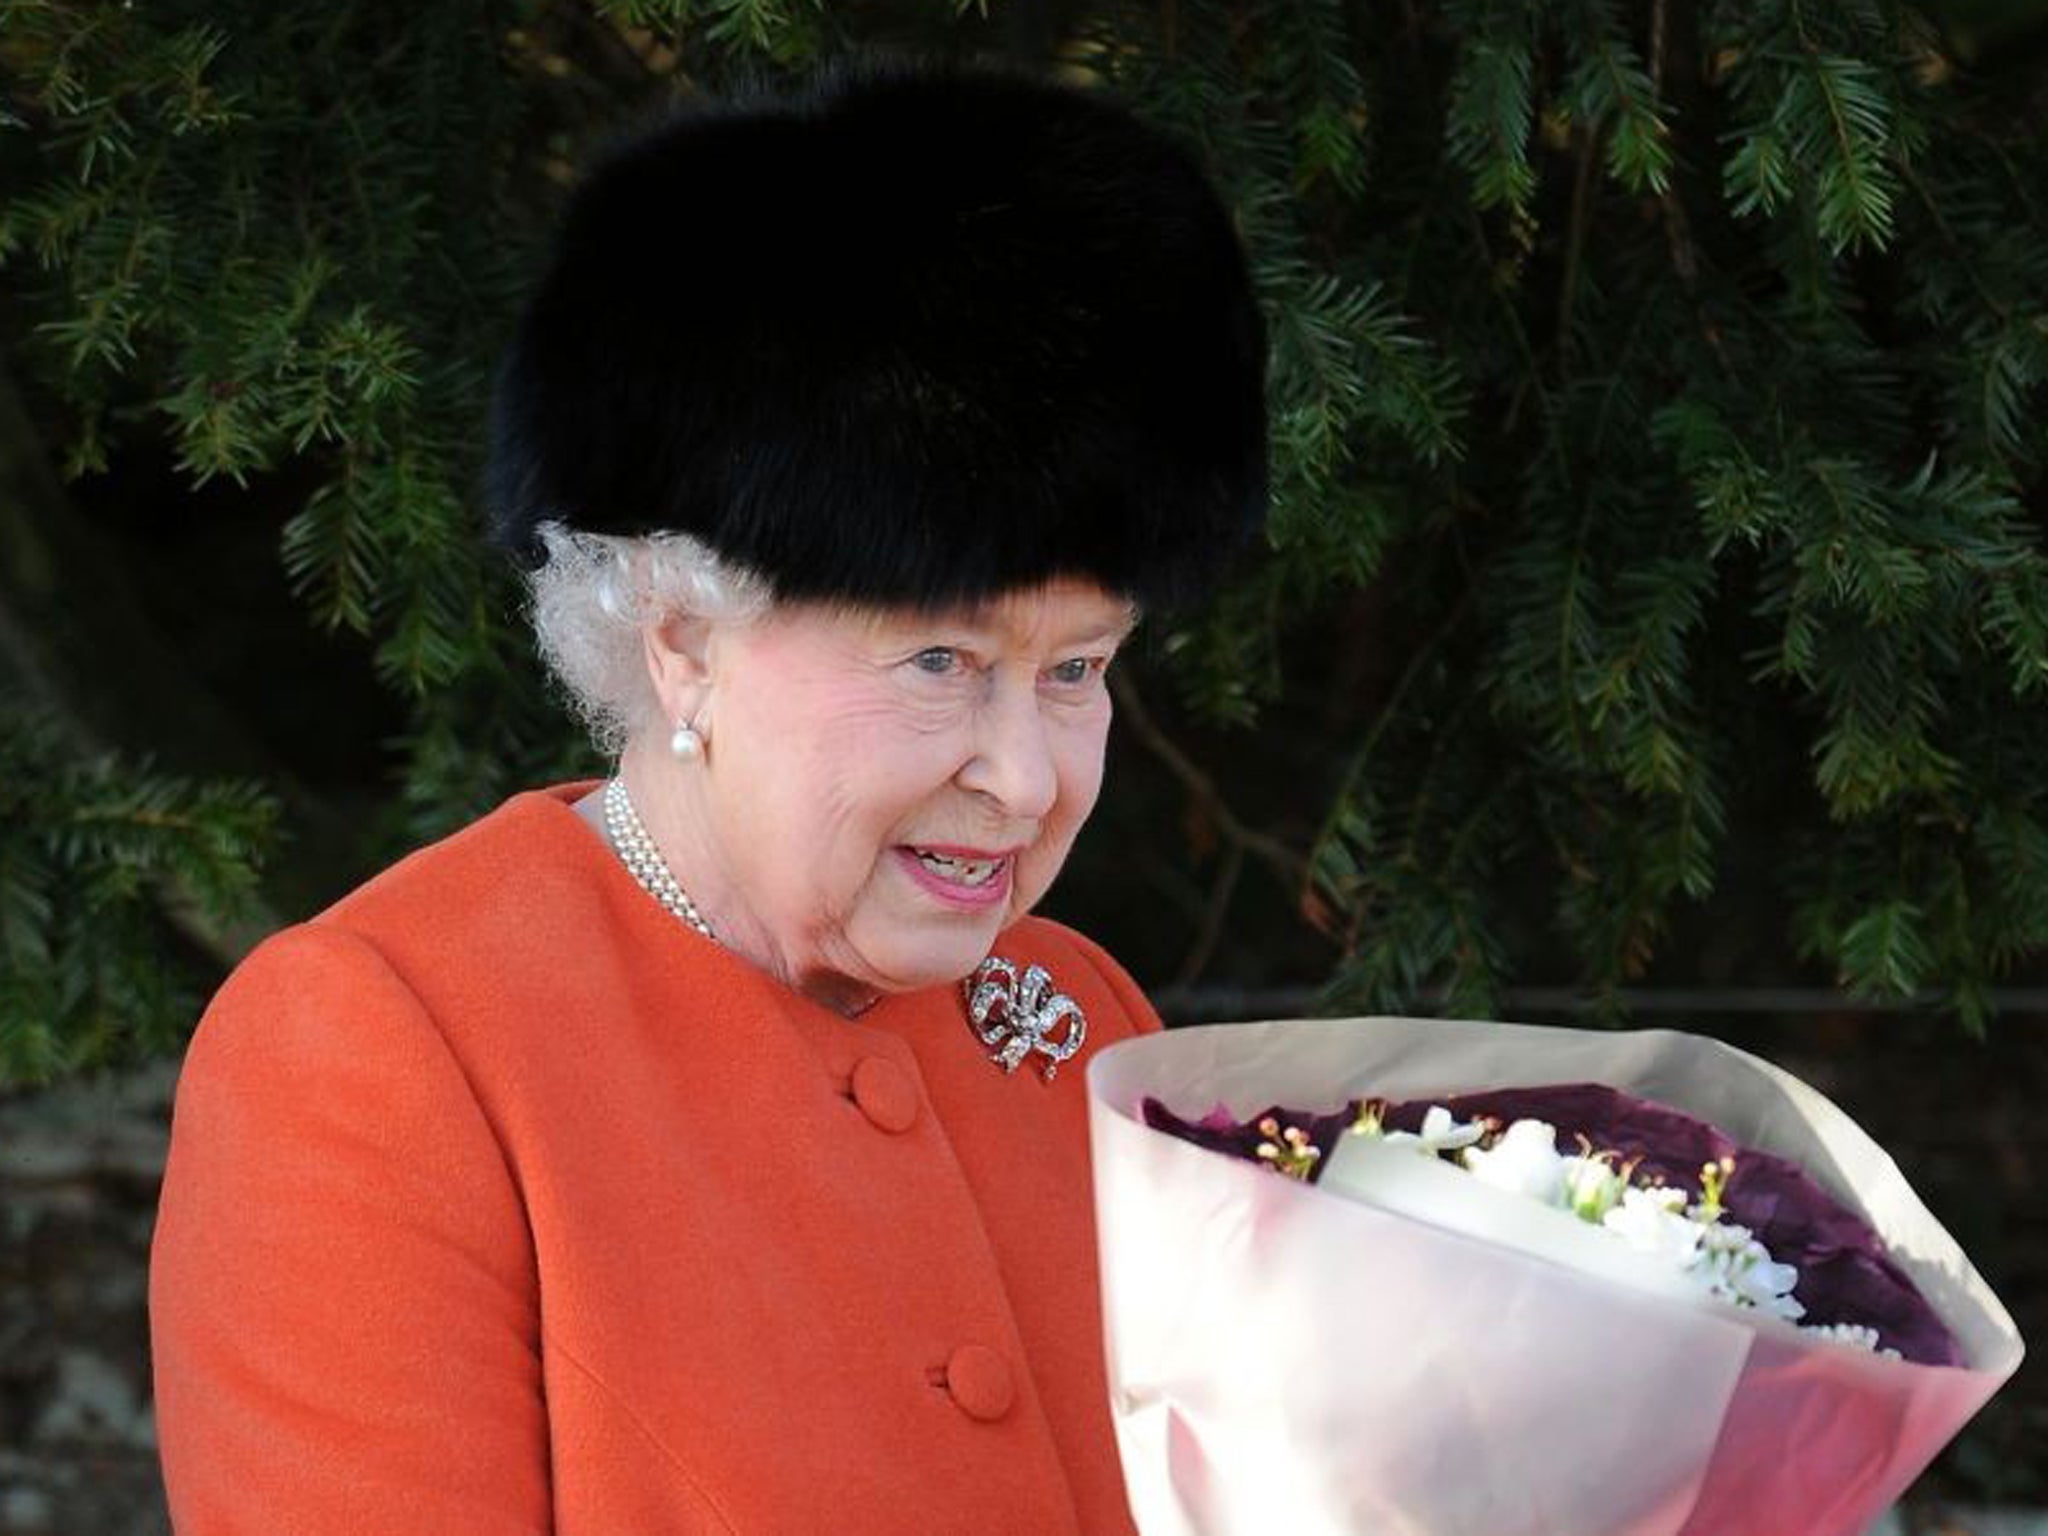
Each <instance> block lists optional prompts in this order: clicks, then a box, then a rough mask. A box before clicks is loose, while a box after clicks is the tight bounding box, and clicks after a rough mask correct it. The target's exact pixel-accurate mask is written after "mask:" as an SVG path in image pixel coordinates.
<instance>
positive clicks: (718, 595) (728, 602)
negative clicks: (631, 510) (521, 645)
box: [527, 522, 769, 757]
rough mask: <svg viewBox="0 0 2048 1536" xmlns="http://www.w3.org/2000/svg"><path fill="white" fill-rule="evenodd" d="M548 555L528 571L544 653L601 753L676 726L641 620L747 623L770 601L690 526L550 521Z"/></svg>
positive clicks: (761, 585)
mask: <svg viewBox="0 0 2048 1536" xmlns="http://www.w3.org/2000/svg"><path fill="white" fill-rule="evenodd" d="M539 533H540V538H541V542H542V543H543V544H544V545H546V547H547V559H546V560H545V561H543V562H542V563H541V565H540V567H539V568H538V569H536V570H535V571H533V572H532V573H531V574H530V575H529V576H528V577H527V592H528V596H529V599H530V608H529V611H530V614H531V617H532V620H533V632H534V636H535V638H536V640H537V641H538V642H539V647H540V655H541V660H542V661H543V662H545V663H546V664H547V668H548V671H549V672H550V673H551V674H553V676H554V679H555V681H556V683H557V684H558V685H559V686H560V687H561V689H562V691H563V692H564V693H565V694H567V695H568V698H569V702H570V704H571V705H573V706H574V708H575V711H576V713H577V715H578V716H579V717H580V718H581V719H582V721H583V724H584V726H585V728H586V729H587V730H588V731H589V732H590V739H591V741H592V742H593V743H595V744H596V746H597V749H598V750H599V751H600V752H603V753H605V754H606V755H608V756H611V757H616V756H618V754H619V753H620V752H622V751H624V750H625V747H626V743H627V742H628V741H630V740H631V739H632V738H633V737H634V736H635V735H637V734H639V733H640V732H641V731H642V730H645V729H648V728H651V727H660V728H662V729H664V730H665V729H667V728H668V727H669V726H671V725H673V724H674V723H675V722H673V721H669V720H665V719H663V717H662V712H661V705H660V701H659V700H658V699H657V698H656V697H655V693H654V682H653V679H652V678H650V677H649V676H648V673H647V661H646V656H645V653H644V651H643V648H642V645H641V638H640V634H641V626H642V625H643V624H645V623H647V622H648V621H649V620H650V619H655V618H659V617H660V616H662V615H665V614H670V613H680V614H685V615H689V616H692V617H697V618H706V619H711V620H714V621H724V622H739V623H743V622H745V621H746V620H748V619H751V618H754V617H757V616H758V615H759V614H760V613H762V612H763V611H764V610H765V609H766V608H767V606H768V602H769V592H768V586H767V583H765V582H764V581H762V580H761V579H760V578H759V577H757V576H755V575H753V574H752V573H751V572H749V571H746V570H744V569H742V568H740V567H738V566H735V565H733V564H731V563H730V562H728V561H725V560H722V559H720V558H719V557H718V555H716V554H715V553H713V552H712V550H711V547H710V546H709V545H707V544H705V543H704V542H703V541H701V540H699V539H694V538H691V537H690V536H689V535H688V534H684V533H651V534H642V535H637V536H626V535H620V534H605V533H584V532H581V531H580V530H577V529H573V528H568V527H565V526H564V525H562V524H561V523H557V522H547V523H542V524H541V525H540V529H539Z"/></svg>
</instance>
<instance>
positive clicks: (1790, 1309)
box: [1696, 1221, 1806, 1322]
mask: <svg viewBox="0 0 2048 1536" xmlns="http://www.w3.org/2000/svg"><path fill="white" fill-rule="evenodd" d="M1698 1225H1699V1228H1700V1249H1699V1256H1698V1259H1697V1260H1696V1267H1697V1269H1698V1270H1699V1273H1700V1277H1701V1279H1702V1280H1704V1281H1705V1283H1706V1286H1707V1289H1708V1290H1710V1291H1712V1292H1713V1293H1714V1294H1715V1295H1716V1296H1719V1297H1721V1298H1722V1299H1723V1300H1724V1301H1732V1302H1736V1303H1738V1304H1739V1305H1742V1306H1749V1307H1755V1308H1757V1309H1758V1310H1759V1311H1763V1312H1769V1313H1771V1314H1772V1315H1774V1316H1776V1317H1782V1318H1784V1319H1786V1320H1787V1321H1788V1322H1789V1321H1794V1320H1796V1319H1798V1318H1800V1317H1803V1316H1805V1315H1806V1308H1805V1307H1804V1306H1802V1305H1801V1304H1800V1303H1799V1302H1798V1301H1797V1300H1796V1299H1794V1297H1793V1295H1792V1287H1793V1286H1795V1285H1797V1284H1798V1283H1799V1271H1798V1270H1797V1269H1795V1268H1794V1267H1793V1266H1792V1265H1790V1264H1777V1263H1773V1262H1772V1260H1771V1255H1770V1251H1769V1250H1768V1249H1766V1248H1765V1247H1764V1245H1763V1244H1762V1243H1760V1242H1758V1241H1757V1240H1756V1238H1755V1236H1754V1235H1752V1234H1751V1232H1750V1230H1749V1228H1747V1227H1745V1226H1740V1225H1738V1224H1737V1223H1735V1222H1732V1221H1728V1222H1704V1223H1699V1224H1698Z"/></svg>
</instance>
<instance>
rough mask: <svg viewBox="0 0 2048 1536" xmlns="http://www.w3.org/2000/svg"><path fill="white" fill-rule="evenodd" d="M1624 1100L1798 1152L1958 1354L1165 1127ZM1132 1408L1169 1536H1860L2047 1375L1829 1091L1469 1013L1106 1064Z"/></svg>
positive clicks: (1125, 1403) (1279, 1027)
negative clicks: (1160, 1104) (1196, 1142)
mask: <svg viewBox="0 0 2048 1536" xmlns="http://www.w3.org/2000/svg"><path fill="white" fill-rule="evenodd" d="M1572 1081H1598V1082H1605V1083H1608V1084H1610V1085H1612V1086H1614V1087H1616V1088H1619V1089H1622V1090H1624V1091H1625V1092H1628V1093H1633V1094H1637V1095H1639V1096H1641V1097H1644V1098H1650V1099H1656V1100H1659V1101H1661V1102H1663V1103H1666V1104H1669V1105H1671V1106H1673V1107H1674V1108H1677V1109H1681V1110H1684V1111H1685V1112H1687V1113H1688V1114H1692V1115H1696V1116H1698V1117H1700V1118H1702V1119H1706V1120H1710V1121H1712V1122H1714V1123H1715V1124H1716V1125H1718V1126H1720V1127H1721V1128H1722V1129H1723V1130H1724V1131H1726V1132H1728V1133H1729V1134H1730V1135H1731V1136H1733V1137H1734V1138H1735V1139H1736V1140H1737V1141H1740V1142H1743V1143H1745V1144H1748V1145H1750V1146H1753V1147H1756V1148H1758V1149H1759V1150H1763V1151H1769V1152H1776V1153H1779V1154H1781V1155H1783V1156H1787V1157H1792V1158H1795V1159H1797V1160H1798V1161H1799V1162H1800V1163H1801V1164H1802V1165H1803V1166H1804V1167H1805V1168H1806V1169H1807V1171H1808V1172H1809V1173H1811V1174H1812V1175H1813V1176H1814V1177H1815V1178H1816V1179H1818V1180H1819V1181H1820V1182H1821V1183H1823V1184H1824V1185H1826V1186H1827V1187H1828V1188H1829V1189H1830V1190H1831V1191H1832V1192H1833V1193H1834V1194H1836V1195H1837V1196H1838V1197H1840V1198H1842V1199H1843V1200H1845V1201H1846V1202H1847V1203H1848V1204H1850V1205H1851V1206H1852V1207H1854V1208H1855V1209H1857V1210H1858V1211H1860V1212H1861V1213H1862V1214H1863V1215H1864V1216H1865V1217H1866V1218H1867V1219H1868V1220H1869V1221H1870V1222H1871V1223H1872V1225H1873V1226H1874V1227H1875V1228H1876V1230H1877V1231H1878V1233H1879V1234H1880V1236H1882V1237H1883V1238H1884V1240H1885V1241H1886V1243H1887V1244H1888V1246H1889V1247H1890V1249H1891V1251H1892V1253H1893V1255H1894V1256H1895V1257H1897V1258H1898V1259H1899V1260H1900V1261H1901V1263H1902V1264H1903V1265H1904V1266H1905V1268H1906V1269H1907V1271H1908V1273H1909V1274H1911V1276H1912V1278H1913V1280H1914V1282H1915V1283H1916V1284H1917V1285H1918V1286H1919V1287H1920V1289H1921V1290H1922V1292H1923V1293H1924V1294H1925V1295H1926V1296H1927V1298H1928V1300H1929V1301H1931V1302H1932V1303H1933V1304H1934V1306H1935V1308H1936V1310H1937V1311H1938V1312H1940V1314H1941V1316H1942V1319H1943V1321H1944V1322H1946V1323H1947V1325H1948V1326H1949V1328H1950V1329H1951V1330H1952V1331H1953V1332H1954V1334H1955V1336H1956V1338H1957V1341H1958V1343H1959V1344H1960V1345H1961V1348H1962V1352H1963V1359H1964V1361H1965V1362H1966V1364H1965V1365H1964V1366H1963V1367H1960V1368H1954V1367H1939V1366H1923V1365H1913V1364H1909V1363H1906V1362H1902V1361H1896V1360H1886V1359H1882V1358H1879V1357H1877V1356H1874V1355H1869V1354H1865V1353H1862V1352H1859V1351H1855V1350H1852V1349H1850V1348H1848V1347H1846V1346H1842V1345H1837V1344H1831V1343H1825V1342H1821V1341H1818V1340H1812V1339H1804V1338H1801V1337H1799V1336H1798V1335H1796V1334H1794V1333H1792V1332H1791V1331H1790V1330H1788V1329H1785V1328H1783V1327H1777V1326H1764V1325H1761V1324H1760V1323H1752V1322H1750V1321H1747V1320H1745V1319H1744V1318H1743V1317H1742V1316H1740V1315H1737V1314H1733V1313H1731V1312H1730V1311H1729V1310H1728V1309H1725V1308H1720V1307H1708V1306H1694V1305H1690V1304H1688V1303H1686V1302H1684V1301H1679V1300H1674V1299H1672V1298H1671V1297H1668V1296H1665V1295H1659V1294H1654V1293H1651V1292H1646V1291H1643V1290H1639V1289H1634V1288H1631V1287H1628V1286H1625V1285H1621V1284H1617V1283H1615V1282H1612V1281H1609V1280H1603V1279H1600V1278H1597V1277H1593V1276H1589V1275H1585V1274H1582V1273H1579V1272H1577V1271H1574V1270H1571V1269H1567V1268H1564V1267H1562V1266H1560V1265H1558V1264H1555V1263H1552V1262H1549V1261H1547V1260H1544V1259H1542V1258H1538V1257H1535V1256H1532V1255H1530V1254H1527V1253H1522V1252H1518V1251H1513V1250H1509V1249H1504V1248H1501V1247H1499V1246H1496V1245H1494V1244H1491V1243H1488V1242H1486V1241H1484V1240H1483V1239H1480V1238H1476V1237H1472V1236H1469V1235H1465V1234H1462V1233H1459V1232H1456V1231H1451V1230H1446V1229H1444V1228H1440V1227H1437V1226H1433V1225H1431V1224H1429V1223H1426V1222H1423V1221H1418V1220H1415V1219H1412V1218H1410V1217H1406V1216H1401V1215H1396V1214H1393V1213H1391V1212H1388V1211H1386V1210H1381V1209H1376V1208H1374V1207H1373V1206H1371V1205H1367V1204H1360V1203H1357V1202H1355V1201H1352V1200H1350V1199H1347V1198H1345V1197H1342V1196H1339V1195H1336V1194H1334V1193H1330V1192H1327V1191H1324V1190H1320V1189H1316V1188H1314V1187H1312V1186H1309V1185H1305V1184H1302V1183H1300V1182H1298V1181H1296V1180H1292V1179H1284V1178H1279V1177H1276V1176H1275V1175H1274V1174H1272V1173H1270V1172H1268V1171H1267V1170H1265V1169H1263V1168H1260V1167H1257V1166H1254V1165H1252V1164H1250V1163H1245V1162H1240V1161H1234V1160H1232V1159H1229V1158H1226V1157H1222V1156H1219V1155H1217V1154H1215V1153H1212V1152H1207V1151H1205V1150H1203V1149H1201V1148H1199V1147H1195V1146H1191V1145H1189V1144H1188V1143H1186V1142H1183V1141H1180V1140H1178V1139H1176V1138H1174V1137H1172V1136H1169V1135H1167V1134H1165V1133H1164V1132H1159V1131H1154V1130H1151V1129H1149V1128H1147V1127H1146V1126H1145V1125H1144V1124H1143V1123H1142V1122H1141V1121H1140V1119H1139V1118H1138V1105H1139V1103H1140V1101H1141V1100H1142V1099H1143V1098H1145V1097H1146V1096H1148V1095H1149V1096H1153V1097H1157V1098H1159V1099H1161V1100H1163V1101H1164V1102H1165V1103H1167V1104H1168V1105H1169V1106H1171V1107H1172V1108H1173V1109H1174V1110H1175V1111H1176V1112H1178V1113H1182V1114H1186V1115H1190V1116H1193V1115H1200V1114H1202V1113H1205V1112H1206V1111H1207V1110H1209V1109H1210V1108H1212V1107H1213V1106H1214V1105H1216V1104H1218V1103H1222V1104H1223V1105H1225V1106H1226V1107H1228V1108H1229V1109H1230V1110H1231V1112H1232V1113H1233V1114H1236V1115H1239V1116H1243V1115H1247V1114H1249V1113H1251V1112H1253V1111H1255V1110H1258V1109H1261V1108H1263V1107H1265V1106H1266V1105H1268V1104H1274V1103H1282V1104H1290V1105H1297V1106H1300V1107H1302V1108H1310V1107H1316V1108H1322V1107H1334V1106H1336V1105H1338V1104H1340V1103H1342V1102H1343V1101H1344V1100H1346V1099H1349V1098H1357V1097H1369V1096H1380V1097H1387V1098H1415V1097H1421V1096H1424V1095H1428V1094H1449V1093H1452V1092H1457V1091H1469V1090H1473V1089H1481V1088H1493V1087H1504V1086H1509V1085H1513V1084H1528V1083H1538V1082H1572ZM1088 1083H1089V1095H1090V1126H1091V1134H1092V1137H1093V1144H1094V1157H1095V1193H1096V1209H1097V1217H1098V1231H1099V1234H1100V1243H1101V1254H1102V1283H1103V1299H1104V1326H1105V1328H1106V1331H1107V1340H1108V1356H1109V1370H1110V1391H1111V1400H1112V1404H1111V1405H1112V1409H1113V1412H1114V1414H1115V1418H1116V1425H1117V1435H1118V1442H1119V1447H1120V1449H1121V1451H1122V1455H1123V1462H1124V1472H1125V1480H1126V1484H1127V1486H1128V1488H1129V1490H1130V1496H1131V1506H1132V1512H1133V1514H1134V1516H1135V1517H1136V1519H1137V1521H1138V1525H1139V1528H1140V1529H1141V1530H1142V1531H1143V1532H1144V1533H1145V1536H1195V1533H1200V1536H1230V1533H1238V1532H1244V1533H1251V1532H1254V1531H1256V1532H1259V1533H1261V1536H1270V1533H1275V1532H1284V1533H1286V1536H1319V1533H1330V1536H1336V1533H1339V1532H1342V1533H1371V1536H1609V1533H1611V1536H1837V1533H1840V1536H1851V1533H1855V1532H1859V1531H1862V1530H1864V1529H1865V1528H1866V1527H1867V1526H1868V1525H1869V1524H1870V1523H1871V1522H1872V1521H1873V1520H1875V1519H1876V1518H1877V1516H1878V1515H1879V1514H1880V1513H1882V1511H1883V1510H1884V1509H1886V1508H1887V1507H1888V1506H1889V1505H1890V1504H1892V1503H1893V1502H1894V1501H1895V1500H1896V1499H1897V1497H1898V1495H1899V1494H1900V1493H1901V1492H1902V1491H1903V1490H1904V1489H1905V1488H1906V1486H1907V1485H1908V1484H1909V1483H1911V1481H1912V1480H1913V1478H1914V1477H1915V1476H1917V1475H1918V1474H1919V1472H1920V1471H1921V1469H1922V1468H1924V1467H1925V1466H1926V1464H1927V1462H1928V1461H1929V1460H1930V1459H1932V1457H1933V1456H1934V1455H1935V1453H1936V1452H1937V1451H1939V1450H1940V1448H1941V1447H1942V1445H1944V1444H1945V1443H1946V1442H1947V1441H1948V1440H1949V1439H1950V1438H1951V1437H1952V1436H1953V1435H1954V1434H1955V1433H1956V1431H1957V1430H1958V1429H1960V1428H1961V1427H1962V1425H1963V1424H1964V1423H1965V1422H1966V1421H1967V1420H1968V1419H1969V1417H1970V1415H1971V1414H1973V1413H1975V1412H1976V1410H1977V1409H1978V1408H1979V1407H1980V1406H1982V1404H1983V1403H1984V1402H1985V1400H1986V1399H1987V1398H1989V1397H1990V1395H1991V1394H1992V1392H1994V1391H1995V1390H1996V1389H1997V1388H1998V1386H1999V1385H2000V1384H2001V1383H2002V1382H2003V1381H2004V1380H2005V1379H2006V1378H2007V1377H2008V1376H2010V1375H2011V1374H2012V1372H2013V1370H2014V1369H2015V1368H2016V1367H2017V1366H2018V1364H2019V1359H2020V1355H2021V1345H2020V1340H2019V1336H2018V1333H2017V1331H2016V1330H2015V1329H2014V1327H2013V1324H2012V1319H2011V1318H2010V1317H2009V1316H2008V1315H2007V1314H2006V1312H2005V1309H2004V1308H2003V1307H2001V1306H2000V1305H1999V1303H1998V1300H1997V1298H1996V1297H1995V1296H1993V1295H1992V1294H1991V1292H1990V1290H1989V1288H1988V1287H1986V1286H1985V1284H1984V1283H1983V1281H1982V1280H1981V1279H1980V1278H1979V1277H1978V1275H1977V1273H1976V1271H1975V1270H1973V1269H1972V1268H1971V1267H1970V1264H1969V1262H1968V1260H1967V1259H1966V1258H1964V1256H1963V1254H1962V1252H1961V1250H1960V1249H1958V1248H1957V1247H1956V1245H1955V1242H1954V1241H1953V1240H1952V1239H1951V1238H1950V1237H1949V1236H1948V1234H1947V1233H1946V1232H1944V1231H1943V1230H1942V1228H1941V1226H1940V1224H1939V1223H1937V1222H1936V1221H1935V1220H1934V1218H1933V1217H1932V1216H1931V1215H1929V1214H1928V1212H1927V1210H1926V1208H1925V1207H1924V1206H1922V1205H1921V1203H1920V1202H1919V1200H1918V1199H1917V1198H1916V1197H1915V1196H1914V1195H1913V1192H1912V1191H1911V1189H1909V1188H1908V1187H1907V1185H1906V1183H1905V1180H1904V1179H1903V1178H1902V1177H1901V1176H1900V1174H1899V1172H1898V1169H1897V1167H1896V1166H1895V1165H1894V1164H1893V1163H1892V1161H1891V1159H1890V1158H1889V1157H1887V1156H1886V1155H1885V1154H1884V1152H1883V1151H1882V1150H1881V1149H1880V1148H1878V1147H1877V1146H1876V1145H1875V1144H1874V1143H1873V1142H1871V1141H1870V1139H1869V1138H1868V1137H1867V1136H1865V1135H1864V1134H1863V1133H1862V1132H1861V1131H1860V1130H1858V1129H1857V1128H1856V1126H1855V1125H1854V1124H1853V1123H1852V1122H1851V1121H1850V1120H1849V1119H1848V1117H1847V1116H1845V1115H1843V1114H1842V1112H1841V1111H1840V1110H1838V1109H1836V1108H1835V1107H1834V1106H1833V1105H1832V1104H1830V1103H1828V1101H1827V1100H1826V1099H1824V1098H1823V1097H1822V1096H1821V1095H1819V1094H1817V1093H1815V1092H1814V1091H1813V1090H1812V1089H1810V1088H1808V1087H1806V1086H1805V1085H1804V1084H1802V1083H1800V1082H1799V1081H1798V1080H1797V1079H1795V1078H1793V1077H1791V1076H1789V1075H1788V1074H1786V1073H1783V1072H1780V1071H1779V1070H1778V1069H1776V1068H1775V1067H1772V1066H1770V1065H1769V1064H1768V1063H1766V1062H1763V1061H1760V1060H1758V1059H1756V1058H1755V1057H1752V1056H1749V1055H1746V1054H1744V1053H1743V1052H1740V1051H1737V1050H1734V1049H1732V1048H1731V1047H1727V1046H1723V1045H1720V1044H1719V1043H1717V1042H1715V1041H1711V1040H1706V1039H1703V1038H1701V1037H1698V1036H1693V1035H1685V1034H1679V1033H1675V1032H1672V1031H1665V1030H1654V1031H1641V1032H1635V1033H1625V1034H1616V1033H1609V1032H1595V1031H1582V1030H1565V1029H1543V1028H1534V1027H1530V1026H1526V1025H1508V1024H1473V1023H1464V1022H1458V1021H1448V1020H1433V1019H1432V1020H1414V1019H1352V1020H1298V1021H1291V1022H1279V1023H1270V1024H1237V1025H1218V1026H1210V1027H1207V1028H1201V1029H1182V1030H1175V1031H1172V1032H1170V1033H1168V1034H1165V1035H1156V1036H1150V1037H1146V1038H1143V1039H1139V1040H1132V1041H1126V1042H1123V1043H1121V1044H1118V1045H1116V1046H1113V1047H1111V1048H1109V1049H1107V1050H1105V1051H1103V1052H1102V1053H1100V1054H1099V1055H1098V1056H1096V1057H1095V1059H1094V1060H1093V1061H1092V1062H1091V1063H1090V1065H1089V1069H1088Z"/></svg>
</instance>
